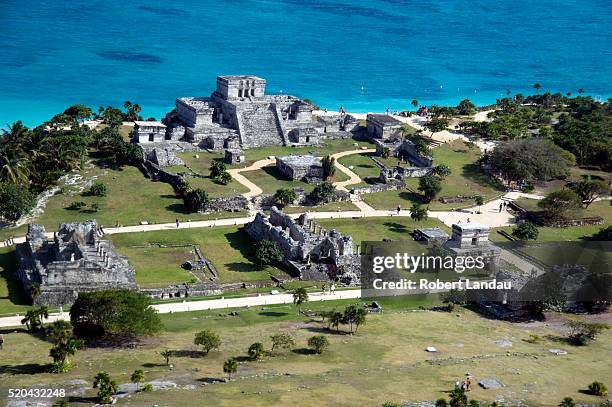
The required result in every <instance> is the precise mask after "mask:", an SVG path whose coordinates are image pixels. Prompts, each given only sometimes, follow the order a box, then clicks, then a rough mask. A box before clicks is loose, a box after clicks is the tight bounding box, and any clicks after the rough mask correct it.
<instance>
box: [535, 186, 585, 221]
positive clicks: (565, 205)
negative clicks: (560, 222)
mask: <svg viewBox="0 0 612 407" xmlns="http://www.w3.org/2000/svg"><path fill="white" fill-rule="evenodd" d="M580 205H581V201H580V198H579V197H578V195H577V194H576V193H575V192H574V191H572V190H571V189H561V190H559V191H553V192H551V193H549V194H548V195H546V197H545V198H544V199H542V200H541V201H539V202H538V207H539V208H541V209H542V210H543V211H544V213H545V215H546V216H547V217H548V218H550V219H559V218H563V217H564V216H565V215H566V213H567V211H569V210H572V209H576V208H579V207H580Z"/></svg>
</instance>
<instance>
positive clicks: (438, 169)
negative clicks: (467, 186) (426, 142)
mask: <svg viewBox="0 0 612 407" xmlns="http://www.w3.org/2000/svg"><path fill="white" fill-rule="evenodd" d="M433 172H434V174H436V175H438V176H439V177H441V178H446V177H448V176H449V175H451V169H450V167H449V166H448V165H445V164H440V165H436V166H435V167H434V169H433Z"/></svg>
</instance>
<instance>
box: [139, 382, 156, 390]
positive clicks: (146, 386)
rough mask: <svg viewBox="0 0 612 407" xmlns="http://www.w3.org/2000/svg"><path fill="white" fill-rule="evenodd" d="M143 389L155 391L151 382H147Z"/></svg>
mask: <svg viewBox="0 0 612 407" xmlns="http://www.w3.org/2000/svg"><path fill="white" fill-rule="evenodd" d="M142 391H153V385H152V384H151V383H147V384H145V385H144V386H143V387H142Z"/></svg>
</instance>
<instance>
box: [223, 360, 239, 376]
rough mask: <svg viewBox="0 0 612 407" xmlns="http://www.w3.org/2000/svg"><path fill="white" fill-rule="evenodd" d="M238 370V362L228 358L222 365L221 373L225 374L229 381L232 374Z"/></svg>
mask: <svg viewBox="0 0 612 407" xmlns="http://www.w3.org/2000/svg"><path fill="white" fill-rule="evenodd" d="M237 370H238V361H236V359H235V358H230V359H228V360H226V361H225V362H224V363H223V372H224V373H227V377H228V378H229V380H232V374H234V373H236V371H237Z"/></svg>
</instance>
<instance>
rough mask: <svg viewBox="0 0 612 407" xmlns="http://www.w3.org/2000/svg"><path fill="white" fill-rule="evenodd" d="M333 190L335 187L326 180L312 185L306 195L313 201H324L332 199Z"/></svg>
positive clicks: (334, 190)
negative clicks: (314, 185) (310, 190)
mask: <svg viewBox="0 0 612 407" xmlns="http://www.w3.org/2000/svg"><path fill="white" fill-rule="evenodd" d="M335 192H336V187H334V186H333V184H332V183H331V182H327V181H326V182H323V183H321V184H319V185H317V186H316V187H314V189H313V190H312V192H311V193H310V194H309V195H308V196H309V197H310V199H311V200H312V201H313V202H315V203H326V202H332V201H333V200H334V194H335Z"/></svg>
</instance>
